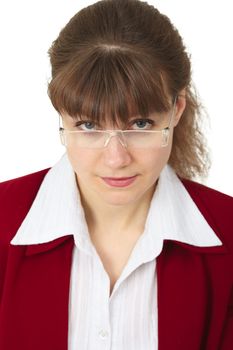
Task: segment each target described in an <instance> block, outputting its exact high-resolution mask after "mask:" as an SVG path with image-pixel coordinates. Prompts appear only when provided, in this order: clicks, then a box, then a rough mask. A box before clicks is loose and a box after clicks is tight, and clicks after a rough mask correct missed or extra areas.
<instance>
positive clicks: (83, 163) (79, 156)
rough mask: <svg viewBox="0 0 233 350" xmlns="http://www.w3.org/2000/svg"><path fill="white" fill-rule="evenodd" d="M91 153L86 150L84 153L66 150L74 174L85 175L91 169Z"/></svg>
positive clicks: (92, 160)
mask: <svg viewBox="0 0 233 350" xmlns="http://www.w3.org/2000/svg"><path fill="white" fill-rule="evenodd" d="M92 153H93V152H92ZM92 153H91V151H88V150H85V152H84V151H83V150H77V149H75V150H73V149H70V148H67V155H68V158H69V161H70V163H71V165H72V168H73V169H74V171H75V172H76V173H79V174H81V173H85V172H87V171H88V170H90V169H91V168H92V167H93V164H94V158H93V154H92Z"/></svg>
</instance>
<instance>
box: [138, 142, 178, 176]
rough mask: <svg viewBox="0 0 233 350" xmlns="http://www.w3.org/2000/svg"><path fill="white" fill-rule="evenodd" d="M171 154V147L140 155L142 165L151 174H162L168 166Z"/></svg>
mask: <svg viewBox="0 0 233 350" xmlns="http://www.w3.org/2000/svg"><path fill="white" fill-rule="evenodd" d="M170 153H171V147H170V145H169V146H167V147H164V148H160V149H155V150H151V151H150V152H144V154H141V155H139V157H140V159H141V161H140V162H139V164H140V163H141V164H142V165H144V167H145V168H147V169H148V170H149V171H151V172H156V173H157V172H158V173H159V172H160V171H161V170H162V169H163V167H164V166H165V165H166V163H167V161H168V159H169V156H170Z"/></svg>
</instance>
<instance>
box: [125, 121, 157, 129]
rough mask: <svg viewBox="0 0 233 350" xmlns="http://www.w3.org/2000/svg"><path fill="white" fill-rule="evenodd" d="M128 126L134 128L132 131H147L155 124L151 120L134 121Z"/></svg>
mask: <svg viewBox="0 0 233 350" xmlns="http://www.w3.org/2000/svg"><path fill="white" fill-rule="evenodd" d="M130 125H133V126H134V125H135V126H136V127H135V128H134V130H148V129H151V128H152V127H153V126H154V125H155V122H154V121H153V120H151V119H136V120H133V121H132V122H131V123H130Z"/></svg>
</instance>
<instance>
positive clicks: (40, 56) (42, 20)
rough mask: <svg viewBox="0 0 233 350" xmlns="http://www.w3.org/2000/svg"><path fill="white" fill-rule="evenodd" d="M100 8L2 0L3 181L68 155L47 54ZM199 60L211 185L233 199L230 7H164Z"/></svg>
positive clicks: (178, 0)
mask: <svg viewBox="0 0 233 350" xmlns="http://www.w3.org/2000/svg"><path fill="white" fill-rule="evenodd" d="M94 2H95V1H80V0H79V1H74V0H73V1H72V0H49V1H29V0H21V1H16V0H14V1H12V0H8V1H6V0H5V1H1V3H0V48H1V53H0V78H1V81H0V82H1V83H0V96H1V106H0V108H1V109H0V111H1V112H0V131H1V132H0V181H4V180H7V179H10V178H15V177H18V176H21V175H25V174H28V173H31V172H34V171H37V170H41V169H44V168H48V167H50V166H52V165H54V164H55V163H56V162H57V161H58V160H59V159H60V157H61V155H62V154H63V153H64V151H65V149H64V148H63V146H61V145H60V141H59V136H58V116H57V113H56V112H55V111H54V110H53V107H52V106H51V104H50V101H49V98H48V97H47V82H48V80H49V79H50V66H49V60H48V55H47V50H48V48H49V47H50V45H51V43H52V41H53V40H54V39H56V37H57V36H58V33H59V31H60V29H61V28H62V27H63V26H64V25H65V24H66V23H67V21H68V20H69V18H70V17H71V16H73V15H74V14H75V13H76V12H77V11H78V10H80V9H81V8H83V7H85V6H87V5H89V4H92V3H94ZM148 3H150V4H152V5H154V6H156V7H158V9H159V10H160V11H161V12H163V13H165V14H166V15H168V17H170V19H171V20H172V22H173V23H174V25H175V26H176V27H177V29H178V30H179V31H180V34H181V36H182V37H183V39H184V42H185V44H186V46H187V49H188V52H189V53H191V60H192V65H193V80H194V83H195V85H196V87H197V89H198V91H199V94H200V96H201V98H202V101H203V103H204V105H205V107H206V109H207V112H208V114H209V116H210V121H211V127H210V130H209V132H208V134H207V135H208V140H209V145H210V147H211V150H212V168H211V171H210V175H209V178H208V179H207V181H206V182H205V184H206V185H208V186H210V187H213V188H216V189H218V190H220V191H222V192H225V193H228V194H230V195H233V165H232V152H233V132H232V129H233V121H232V120H233V109H232V100H233V89H232V80H233V79H232V78H233V68H232V66H233V63H232V62H233V50H232V36H231V33H232V32H233V23H232V2H231V1H230V0H229V1H227V0H222V1H221V2H219V1H211V0H208V1H201V0H195V1H194V0H193V1H186V0H175V1H174V0H156V1H152V0H150V1H148Z"/></svg>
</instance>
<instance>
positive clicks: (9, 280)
mask: <svg viewBox="0 0 233 350" xmlns="http://www.w3.org/2000/svg"><path fill="white" fill-rule="evenodd" d="M73 246H74V241H73V236H66V237H62V238H60V239H57V240H55V241H53V242H50V243H44V244H39V245H34V246H11V247H10V252H9V257H8V270H7V272H6V279H5V280H6V283H5V292H4V296H3V303H2V305H3V308H4V310H3V313H2V314H3V315H4V329H3V338H2V343H3V344H4V347H3V348H4V349H6V350H11V349H19V350H31V349H33V350H41V349H43V350H51V349H56V350H66V349H67V340H68V311H69V310H68V309H69V286H70V271H71V262H72V250H73ZM12 335H14V336H12ZM0 343H1V341H0ZM19 344H20V348H19V347H18V345H19Z"/></svg>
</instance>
